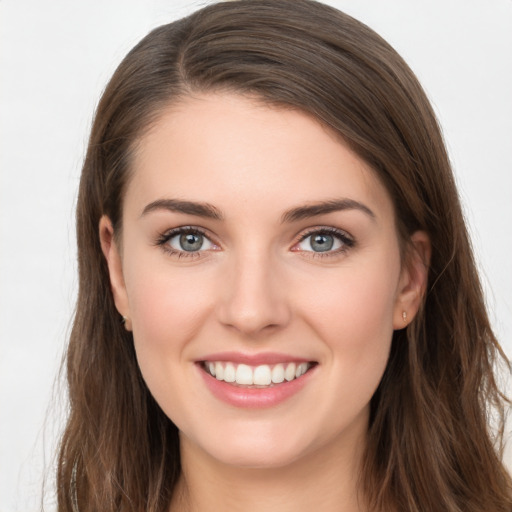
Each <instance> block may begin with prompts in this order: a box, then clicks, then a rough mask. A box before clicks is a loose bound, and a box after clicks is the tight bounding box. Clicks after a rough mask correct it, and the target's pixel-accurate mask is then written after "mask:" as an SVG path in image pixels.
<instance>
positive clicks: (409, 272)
mask: <svg viewBox="0 0 512 512" xmlns="http://www.w3.org/2000/svg"><path fill="white" fill-rule="evenodd" d="M431 253H432V248H431V244H430V238H429V236H428V235H427V233H425V231H416V232H415V233H414V234H413V235H412V236H411V239H410V242H409V247H408V249H407V254H406V256H405V261H404V264H403V268H402V272H401V274H400V281H399V284H398V289H397V297H396V301H395V309H394V312H393V328H394V329H403V328H404V327H406V326H407V325H408V324H410V323H411V321H412V319H413V318H414V316H415V315H416V313H417V312H418V310H419V308H420V306H421V303H422V301H423V297H424V295H425V292H426V289H427V281H428V269H429V265H430V256H431Z"/></svg>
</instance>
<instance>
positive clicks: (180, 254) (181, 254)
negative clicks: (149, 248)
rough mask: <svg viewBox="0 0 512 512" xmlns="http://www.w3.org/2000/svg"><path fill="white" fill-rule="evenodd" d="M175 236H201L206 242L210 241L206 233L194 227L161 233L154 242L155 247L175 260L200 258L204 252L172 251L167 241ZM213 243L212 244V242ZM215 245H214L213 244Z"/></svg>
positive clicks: (183, 227)
mask: <svg viewBox="0 0 512 512" xmlns="http://www.w3.org/2000/svg"><path fill="white" fill-rule="evenodd" d="M177 235H201V236H203V237H204V238H206V239H207V240H210V238H209V236H208V235H207V233H206V231H204V230H202V229H200V228H198V227H195V226H182V227H179V228H175V229H171V230H169V231H166V232H165V233H162V234H161V235H160V236H159V237H158V239H157V240H156V245H158V246H160V247H161V248H162V250H163V251H165V252H166V253H167V254H169V255H170V256H174V257H176V258H200V257H201V255H202V253H203V252H204V251H178V250H176V249H173V248H172V247H171V246H170V245H169V244H168V242H169V240H171V239H173V238H174V237H175V236H177ZM212 243H213V242H212ZM214 245H215V244H214Z"/></svg>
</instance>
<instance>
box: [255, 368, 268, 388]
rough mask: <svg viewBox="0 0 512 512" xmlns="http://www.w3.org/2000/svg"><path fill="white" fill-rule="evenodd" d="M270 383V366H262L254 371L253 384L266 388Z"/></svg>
mask: <svg viewBox="0 0 512 512" xmlns="http://www.w3.org/2000/svg"><path fill="white" fill-rule="evenodd" d="M271 382H272V373H271V372H270V366H268V365H266V364H262V365H261V366H257V367H256V369H255V370H254V384H257V385H258V386H268V385H269V384H270V383H271Z"/></svg>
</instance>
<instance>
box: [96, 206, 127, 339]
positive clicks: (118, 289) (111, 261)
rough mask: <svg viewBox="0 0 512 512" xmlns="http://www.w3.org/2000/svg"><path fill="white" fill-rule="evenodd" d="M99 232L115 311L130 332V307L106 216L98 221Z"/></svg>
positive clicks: (119, 260)
mask: <svg viewBox="0 0 512 512" xmlns="http://www.w3.org/2000/svg"><path fill="white" fill-rule="evenodd" d="M99 230H100V233H99V234H100V243H101V250H102V251H103V255H104V256H105V259H106V260H107V266H108V272H109V276H110V287H111V290H112V294H113V296H114V302H115V305H116V308H117V311H119V314H120V315H121V316H122V317H123V322H124V326H125V328H126V330H127V331H131V330H132V326H131V320H130V307H129V302H128V294H127V293H126V286H125V283H124V276H123V266H122V261H121V254H120V252H119V247H118V244H117V243H116V241H115V238H114V228H113V227H112V222H111V221H110V219H109V218H108V217H107V216H106V215H103V216H102V217H101V219H100V224H99Z"/></svg>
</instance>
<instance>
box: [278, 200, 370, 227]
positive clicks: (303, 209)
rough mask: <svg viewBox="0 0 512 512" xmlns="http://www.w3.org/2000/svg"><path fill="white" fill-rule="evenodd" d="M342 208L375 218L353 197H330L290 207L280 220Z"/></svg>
mask: <svg viewBox="0 0 512 512" xmlns="http://www.w3.org/2000/svg"><path fill="white" fill-rule="evenodd" d="M344 210H359V211H361V212H363V213H365V214H366V215H368V216H369V217H370V218H371V219H372V220H375V218H376V216H375V213H373V212H372V210H370V208H368V206H366V205H364V204H363V203H360V202H359V201H355V200H354V199H331V200H329V201H321V202H319V203H313V204H309V205H305V206H299V207H297V208H292V209H291V210H288V211H287V212H285V213H284V214H283V217H282V219H281V222H283V223H286V222H296V221H298V220H303V219H308V218H310V217H316V216H317V215H325V214H327V213H333V212H339V211H344Z"/></svg>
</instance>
